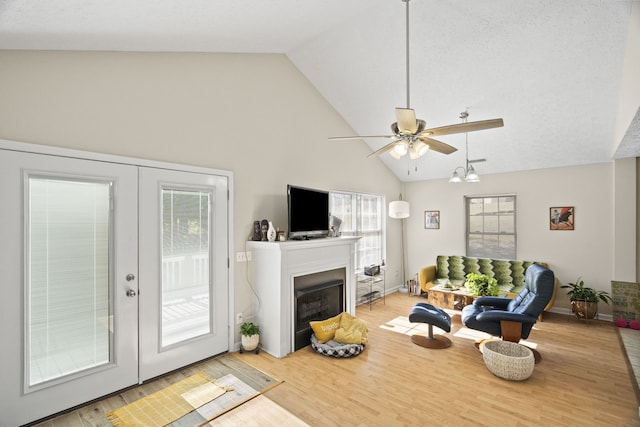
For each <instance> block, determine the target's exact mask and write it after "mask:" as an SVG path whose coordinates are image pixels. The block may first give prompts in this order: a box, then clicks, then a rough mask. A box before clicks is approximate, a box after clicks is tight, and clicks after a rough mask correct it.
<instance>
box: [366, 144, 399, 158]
mask: <svg viewBox="0 0 640 427" xmlns="http://www.w3.org/2000/svg"><path fill="white" fill-rule="evenodd" d="M397 142H398V140H395V141H391V142H390V143H388V144H387V145H385V146H384V147H382V148H380V149H378V150H376V151H374V152H373V153H371V154H369V155H368V156H367V158H369V157H375V156H379V155H380V154H384V153H386V152H387V151H389V150H391V149H392V148H393V147H395V145H396V143H397Z"/></svg>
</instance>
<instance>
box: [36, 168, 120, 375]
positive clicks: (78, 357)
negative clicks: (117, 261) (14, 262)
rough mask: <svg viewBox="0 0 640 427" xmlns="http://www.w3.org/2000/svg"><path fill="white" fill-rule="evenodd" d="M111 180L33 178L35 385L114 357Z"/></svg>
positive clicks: (103, 363) (103, 362)
mask: <svg viewBox="0 0 640 427" xmlns="http://www.w3.org/2000/svg"><path fill="white" fill-rule="evenodd" d="M111 189H112V185H111V183H110V182H92V181H89V180H87V181H81V180H78V179H71V178H69V179H64V178H54V177H39V176H30V177H29V181H28V191H29V194H28V202H29V209H28V218H27V227H28V233H27V236H28V239H27V260H28V282H27V292H28V297H27V316H28V317H27V321H28V323H27V337H28V338H27V348H26V353H27V355H28V363H29V364H28V366H27V370H28V378H29V380H28V381H29V386H33V385H36V384H41V383H44V382H46V381H49V380H53V379H56V378H60V377H63V376H65V375H69V374H73V373H76V372H80V371H83V370H86V369H91V368H94V367H97V366H101V365H105V364H107V363H109V361H110V360H111V345H112V343H111V333H110V327H109V324H110V320H109V319H110V317H111V315H112V311H111V310H112V309H111V303H110V300H111V296H110V292H111V288H110V277H109V271H110V265H111V263H112V262H113V261H112V258H111V248H110V242H111V240H112V231H113V227H112V221H111V208H110V202H111Z"/></svg>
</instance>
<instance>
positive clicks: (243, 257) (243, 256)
mask: <svg viewBox="0 0 640 427" xmlns="http://www.w3.org/2000/svg"><path fill="white" fill-rule="evenodd" d="M246 261H247V253H246V252H236V262H246Z"/></svg>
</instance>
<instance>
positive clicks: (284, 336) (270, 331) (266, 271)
mask: <svg viewBox="0 0 640 427" xmlns="http://www.w3.org/2000/svg"><path fill="white" fill-rule="evenodd" d="M359 239H360V238H359V237H334V238H325V239H313V240H289V241H285V242H253V241H250V242H248V243H247V247H248V248H249V249H250V250H251V253H252V255H251V256H252V261H251V263H252V267H253V274H252V277H251V281H252V283H253V288H254V290H255V292H256V294H257V298H258V299H259V302H258V303H257V304H256V305H255V307H256V308H257V309H258V313H257V314H256V323H257V324H258V325H259V326H260V343H261V346H262V349H263V350H264V351H266V352H267V353H269V354H271V355H273V356H275V357H284V356H286V355H287V354H289V353H291V352H293V351H294V331H293V329H294V326H293V325H294V319H293V311H294V310H293V304H294V301H295V300H294V295H293V292H294V287H293V284H294V279H295V278H296V277H298V276H304V275H307V274H314V273H320V272H323V271H329V270H334V269H338V268H344V269H345V276H346V277H345V306H346V307H345V310H346V311H347V312H348V313H350V314H352V315H355V309H356V282H355V271H354V265H355V245H356V242H357V241H358V240H359Z"/></svg>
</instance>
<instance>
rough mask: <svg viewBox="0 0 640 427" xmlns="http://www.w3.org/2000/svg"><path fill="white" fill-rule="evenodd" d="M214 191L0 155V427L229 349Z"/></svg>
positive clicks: (169, 174)
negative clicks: (0, 202) (0, 340)
mask: <svg viewBox="0 0 640 427" xmlns="http://www.w3.org/2000/svg"><path fill="white" fill-rule="evenodd" d="M226 188H227V183H226V178H225V177H217V176H211V175H204V174H197V173H184V172H176V171H172V170H156V169H155V168H147V167H139V166H135V165H126V164H118V163H112V162H104V161H95V160H82V159H77V158H69V157H61V156H54V155H46V154H33V153H22V152H17V151H9V150H3V149H0V197H1V198H2V207H1V208H0V211H1V212H2V216H1V219H0V241H1V242H2V246H1V249H0V281H1V282H0V284H1V287H0V290H1V292H2V298H0V332H1V337H2V341H3V346H2V347H3V351H0V377H1V378H2V387H0V425H20V424H24V423H28V422H31V421H34V420H37V419H39V418H42V417H45V416H48V415H50V414H53V413H56V412H58V411H61V410H64V409H67V408H69V407H73V406H75V405H78V404H81V403H84V402H86V401H89V400H91V399H94V398H98V397H101V396H104V395H106V394H109V393H112V392H114V391H117V390H120V389H122V388H126V387H128V386H131V385H134V384H137V383H139V382H142V381H144V380H146V379H149V378H152V377H154V376H156V375H159V374H162V373H165V372H168V371H170V370H172V369H176V368H179V367H180V366H183V365H184V364H186V363H190V362H193V361H197V360H200V359H203V358H205V357H208V356H211V355H214V354H217V353H220V352H223V351H226V350H228V335H227V334H228V332H227V330H228V327H227V323H228V320H227V319H228V308H227V306H228V298H227V285H228V278H227V276H228V270H227V250H226V248H227V241H228V237H227V231H226V230H227V197H226ZM222 193H224V196H223V194H222ZM221 240H222V241H221ZM181 260H182V261H181ZM185 313H187V314H188V315H185Z"/></svg>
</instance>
